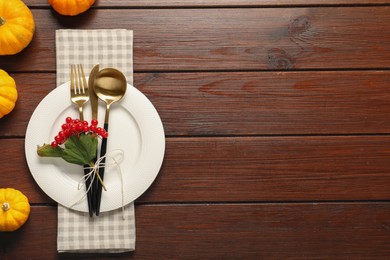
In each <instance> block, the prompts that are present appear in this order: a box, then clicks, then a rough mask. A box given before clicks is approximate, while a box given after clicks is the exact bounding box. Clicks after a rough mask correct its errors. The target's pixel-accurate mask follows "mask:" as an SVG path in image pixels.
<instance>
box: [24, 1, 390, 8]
mask: <svg viewBox="0 0 390 260" xmlns="http://www.w3.org/2000/svg"><path fill="white" fill-rule="evenodd" d="M24 2H25V3H26V4H27V5H29V6H32V7H35V6H40V7H42V6H45V7H47V6H48V3H47V1H46V0H24ZM356 4H359V5H363V4H364V5H374V4H390V1H388V0H327V1H324V0H306V1H297V0H261V1H259V0H207V1H204V0H132V1H123V0H104V1H101V0H100V1H96V2H95V4H94V5H93V7H92V8H95V7H194V6H196V7H226V6H241V7H242V6H246V7H250V6H291V5H294V6H301V5H304V6H307V5H312V6H316V5H321V6H324V5H356Z"/></svg>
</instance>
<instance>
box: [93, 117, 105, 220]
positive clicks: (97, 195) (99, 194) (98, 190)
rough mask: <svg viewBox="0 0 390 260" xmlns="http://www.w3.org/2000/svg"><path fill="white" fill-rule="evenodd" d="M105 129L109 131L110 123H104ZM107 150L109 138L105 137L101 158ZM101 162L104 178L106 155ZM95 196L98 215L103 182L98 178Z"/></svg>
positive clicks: (100, 169)
mask: <svg viewBox="0 0 390 260" xmlns="http://www.w3.org/2000/svg"><path fill="white" fill-rule="evenodd" d="M104 129H105V130H106V131H107V132H108V123H104ZM106 151H107V138H103V140H102V145H101V148H100V158H102V157H103V156H105V155H106ZM100 163H102V164H103V167H101V168H99V175H100V178H101V179H102V180H103V178H104V169H105V166H104V164H105V163H106V157H103V159H102V160H101V162H100ZM95 196H96V205H95V214H96V216H99V214H100V202H101V200H102V184H101V183H100V181H99V180H98V185H97V190H96V195H95Z"/></svg>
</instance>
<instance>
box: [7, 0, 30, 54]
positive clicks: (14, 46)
mask: <svg viewBox="0 0 390 260" xmlns="http://www.w3.org/2000/svg"><path fill="white" fill-rule="evenodd" d="M34 31H35V22H34V17H33V15H32V13H31V11H30V9H29V8H28V7H27V6H26V5H25V4H24V3H23V2H22V1H21V0H0V55H13V54H16V53H18V52H20V51H22V50H23V49H24V48H26V47H27V45H29V44H30V42H31V40H32V38H33V35H34Z"/></svg>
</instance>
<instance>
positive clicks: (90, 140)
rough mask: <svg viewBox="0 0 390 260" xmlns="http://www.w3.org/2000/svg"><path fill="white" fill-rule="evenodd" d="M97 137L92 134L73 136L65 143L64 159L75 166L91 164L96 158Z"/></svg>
mask: <svg viewBox="0 0 390 260" xmlns="http://www.w3.org/2000/svg"><path fill="white" fill-rule="evenodd" d="M97 144H98V141H97V137H96V136H95V135H91V134H81V135H80V136H76V135H73V136H71V137H69V138H68V140H67V141H66V142H65V149H64V152H63V154H62V158H63V159H64V160H65V161H67V162H69V163H74V164H80V165H84V164H89V162H91V161H92V160H93V159H94V158H95V157H96V149H97Z"/></svg>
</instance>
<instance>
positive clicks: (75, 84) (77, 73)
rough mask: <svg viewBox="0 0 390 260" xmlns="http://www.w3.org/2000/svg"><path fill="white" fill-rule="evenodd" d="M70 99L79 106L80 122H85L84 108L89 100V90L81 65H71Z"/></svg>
mask: <svg viewBox="0 0 390 260" xmlns="http://www.w3.org/2000/svg"><path fill="white" fill-rule="evenodd" d="M70 98H71V100H72V102H73V103H75V104H76V105H77V106H78V108H79V114H80V120H81V121H83V120H84V114H83V106H84V104H85V103H86V102H87V101H88V100H89V89H88V84H87V80H86V78H85V74H84V69H83V66H82V65H81V64H77V65H75V64H72V65H70Z"/></svg>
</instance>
